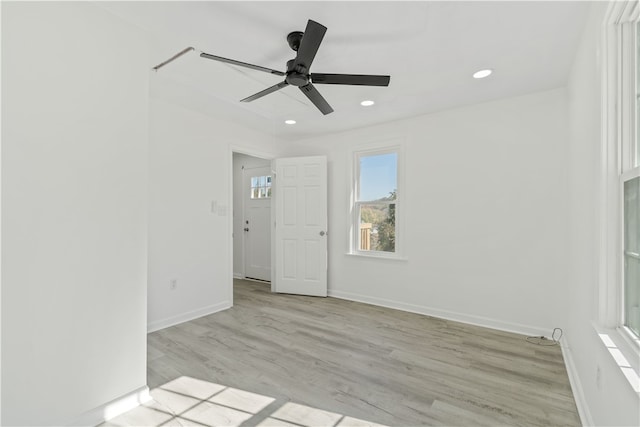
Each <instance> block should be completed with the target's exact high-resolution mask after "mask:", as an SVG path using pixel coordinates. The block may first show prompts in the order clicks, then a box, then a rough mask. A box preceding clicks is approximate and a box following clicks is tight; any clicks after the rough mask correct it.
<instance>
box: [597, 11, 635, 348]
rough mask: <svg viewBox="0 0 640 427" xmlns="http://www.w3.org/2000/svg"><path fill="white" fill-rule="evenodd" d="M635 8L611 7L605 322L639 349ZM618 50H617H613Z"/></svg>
mask: <svg viewBox="0 0 640 427" xmlns="http://www.w3.org/2000/svg"><path fill="white" fill-rule="evenodd" d="M639 12H640V10H639V8H637V7H636V3H635V2H633V1H629V2H617V3H614V4H612V5H611V7H610V8H609V16H608V22H609V26H608V27H607V28H608V30H607V32H606V33H605V37H606V40H605V46H607V51H606V54H605V56H604V57H605V58H606V59H607V64H606V68H605V73H604V79H605V80H604V83H605V96H606V100H607V104H606V105H607V107H608V108H607V110H606V115H605V121H604V123H603V126H604V129H605V139H604V144H605V145H604V147H603V150H604V151H603V152H605V153H606V155H605V156H604V158H603V159H604V160H605V163H604V165H605V169H604V172H605V175H604V176H606V180H605V185H604V186H603V193H602V196H603V200H604V201H606V203H603V205H602V206H603V211H602V217H603V218H605V221H604V222H603V228H602V242H603V243H602V256H601V262H602V264H601V271H603V272H605V273H604V275H603V276H602V279H603V281H602V284H601V286H602V288H601V291H602V293H601V297H602V298H601V299H600V309H601V316H600V317H601V319H600V320H601V323H602V324H603V325H606V326H609V327H616V328H619V330H620V332H621V336H623V337H627V338H629V340H630V341H631V342H635V345H636V347H637V348H636V350H635V351H636V352H637V351H639V350H640V347H639V346H640V149H639V143H638V140H639V139H640V132H639V126H640V51H639V49H640V30H639V23H638V13H639ZM614 46H615V48H614Z"/></svg>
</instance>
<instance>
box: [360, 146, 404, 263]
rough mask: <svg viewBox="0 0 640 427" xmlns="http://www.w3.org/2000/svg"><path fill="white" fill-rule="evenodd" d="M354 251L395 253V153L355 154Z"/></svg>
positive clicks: (396, 171) (396, 204)
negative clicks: (356, 165)
mask: <svg viewBox="0 0 640 427" xmlns="http://www.w3.org/2000/svg"><path fill="white" fill-rule="evenodd" d="M357 159H358V168H359V175H358V182H357V195H358V197H357V200H356V206H355V207H356V215H357V224H356V225H357V227H358V228H357V230H358V233H359V235H358V238H357V247H356V248H357V250H359V251H375V252H396V249H397V247H396V229H397V224H396V209H397V207H398V197H397V195H398V153H397V151H395V150H394V151H386V152H385V151H383V152H377V153H376V152H373V153H370V154H369V153H367V154H366V155H363V154H358V157H357Z"/></svg>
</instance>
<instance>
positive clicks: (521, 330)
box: [328, 289, 549, 336]
mask: <svg viewBox="0 0 640 427" xmlns="http://www.w3.org/2000/svg"><path fill="white" fill-rule="evenodd" d="M328 294H329V296H330V297H335V298H340V299H346V300H350V301H357V302H364V303H367V304H373V305H378V306H381V307H387V308H394V309H396V310H402V311H408V312H410V313H417V314H424V315H426V316H432V317H438V318H440V319H447V320H453V321H455V322H461V323H468V324H471V325H475V326H482V327H485V328H491V329H497V330H500V331H505V332H514V333H516V334H522V335H530V336H540V335H544V336H547V335H548V334H549V331H548V330H544V329H541V328H539V327H534V326H528V325H522V324H520V323H512V322H504V321H502V320H497V319H491V318H489V317H482V316H474V315H471V314H464V313H458V312H454V311H448V310H441V309H439V308H432V307H426V306H422V305H416V304H408V303H405V302H401V301H394V300H388V299H384V298H376V297H370V296H367V295H360V294H354V293H351V292H343V291H336V290H331V289H329V291H328Z"/></svg>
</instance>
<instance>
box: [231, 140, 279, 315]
mask: <svg viewBox="0 0 640 427" xmlns="http://www.w3.org/2000/svg"><path fill="white" fill-rule="evenodd" d="M233 153H238V154H244V155H246V156H251V157H258V158H260V159H264V160H268V161H269V162H270V164H273V160H274V159H275V158H276V155H275V154H273V153H269V152H265V151H260V150H256V149H254V148H252V147H246V146H243V145H238V144H229V151H228V152H227V164H228V165H229V171H228V172H229V189H228V191H229V198H228V200H227V206H229V209H228V212H229V215H228V220H227V221H228V227H229V230H230V232H229V234H228V236H227V247H228V249H229V252H228V253H229V279H228V280H229V282H228V286H227V298H228V300H229V303H230V305H231V306H232V307H233V278H234V276H233V187H234V184H235V183H234V180H233ZM272 168H273V166H272ZM242 204H243V210H244V199H243V201H242ZM243 240H244V237H243ZM271 240H272V241H273V236H272V237H271ZM243 244H244V243H243ZM243 249H244V248H243ZM272 255H273V254H272ZM242 258H243V260H242V262H243V263H244V252H243V254H242ZM243 269H244V267H243ZM271 276H272V277H271V279H272V280H271V291H273V270H272V271H271Z"/></svg>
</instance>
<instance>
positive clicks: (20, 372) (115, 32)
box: [1, 2, 148, 425]
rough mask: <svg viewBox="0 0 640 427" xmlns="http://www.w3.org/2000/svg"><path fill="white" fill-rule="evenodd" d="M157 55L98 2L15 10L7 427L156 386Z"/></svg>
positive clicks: (9, 98) (59, 419)
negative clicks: (150, 265)
mask: <svg viewBox="0 0 640 427" xmlns="http://www.w3.org/2000/svg"><path fill="white" fill-rule="evenodd" d="M146 53H147V46H146V43H145V41H144V39H143V38H142V37H141V35H140V34H139V33H138V32H137V31H136V30H134V29H133V28H132V27H130V26H128V25H126V24H124V23H123V22H122V21H120V20H119V19H116V18H114V17H113V16H112V15H111V14H109V13H108V12H106V11H104V10H103V9H101V8H99V7H98V6H96V5H94V4H89V3H80V2H69V3H48V2H45V3H18V2H15V3H7V2H2V107H3V108H2V228H3V234H2V249H3V250H2V267H3V268H2V391H3V393H2V402H1V406H2V424H3V425H63V424H68V423H73V422H75V421H77V419H78V417H81V416H83V414H85V413H86V412H87V411H91V410H92V409H94V408H97V407H100V406H101V405H103V404H105V403H107V402H109V401H111V400H113V399H117V398H119V397H121V396H123V395H126V394H128V393H131V392H134V391H136V390H139V389H141V388H145V387H146V263H147V258H146V255H147V250H146V242H147V232H146V230H147V219H146V217H147V203H146V199H147V189H146V186H147V167H146V165H147V149H148V136H147V129H148V123H147V114H148V104H147V88H148V68H147V61H148V60H147V57H146ZM96 415H97V416H98V418H93V419H91V418H90V422H97V421H99V416H100V415H101V413H98V414H96ZM91 420H93V421H91Z"/></svg>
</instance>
